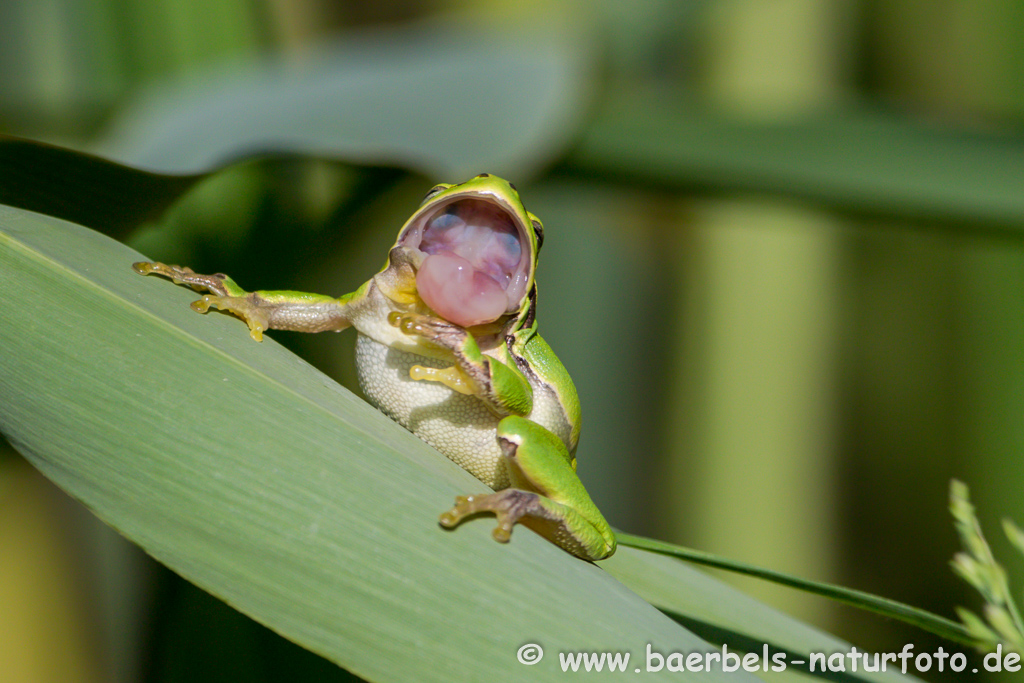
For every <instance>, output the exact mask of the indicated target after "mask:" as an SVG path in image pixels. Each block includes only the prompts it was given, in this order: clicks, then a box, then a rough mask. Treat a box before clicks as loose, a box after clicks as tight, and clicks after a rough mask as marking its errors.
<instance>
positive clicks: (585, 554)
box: [440, 416, 616, 560]
mask: <svg viewBox="0 0 1024 683" xmlns="http://www.w3.org/2000/svg"><path fill="white" fill-rule="evenodd" d="M497 438H498V443H499V444H500V445H501V450H502V452H503V453H504V455H505V461H506V463H507V465H508V471H509V474H510V475H511V480H512V486H511V487H510V488H507V489H503V490H501V491H497V492H495V493H489V494H484V495H472V496H459V497H458V498H457V499H456V501H455V507H454V508H452V509H451V510H449V511H448V512H446V513H444V514H443V515H441V520H440V521H441V524H442V525H443V526H445V527H449V528H451V527H454V526H457V525H458V524H459V523H460V522H461V521H462V520H463V519H465V518H466V517H469V516H471V515H475V514H478V513H482V512H493V513H494V514H495V515H496V516H497V518H498V526H497V527H495V529H494V532H493V535H494V538H495V540H497V541H501V542H503V543H504V542H507V541H508V540H509V537H510V536H511V534H512V527H513V526H514V525H515V524H516V523H517V522H519V523H521V524H524V525H526V526H528V527H530V528H531V529H533V530H534V531H536V532H537V533H539V534H540V535H542V536H544V537H545V538H547V539H548V540H550V541H552V542H553V543H555V544H556V545H559V546H561V547H563V548H565V549H566V550H568V551H569V552H571V553H573V554H574V555H576V556H578V557H582V558H583V559H586V560H601V559H604V558H606V557H608V556H610V555H611V554H612V553H614V552H615V545H616V544H615V534H614V533H613V532H612V530H611V527H609V526H608V522H606V521H605V519H604V516H602V515H601V512H600V511H599V510H598V509H597V506H596V505H595V504H594V502H593V501H592V500H591V498H590V494H588V493H587V490H586V489H585V488H584V487H583V483H582V482H581V481H580V480H579V477H577V476H576V471H575V470H574V469H573V466H572V456H571V455H570V454H569V451H568V450H567V449H566V447H565V444H564V443H562V440H561V439H559V438H558V437H557V436H555V435H554V434H552V433H551V432H550V431H548V430H547V429H545V428H544V427H542V426H540V425H539V424H537V423H536V422H531V421H530V420H527V419H526V418H522V417H517V416H510V417H506V418H505V419H503V420H502V421H501V422H499V423H498V431H497Z"/></svg>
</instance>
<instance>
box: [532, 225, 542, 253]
mask: <svg viewBox="0 0 1024 683" xmlns="http://www.w3.org/2000/svg"><path fill="white" fill-rule="evenodd" d="M533 234H535V235H536V236H537V251H540V248H541V246H543V245H544V226H543V225H541V222H540V221H539V220H537V219H536V218H534V219H533Z"/></svg>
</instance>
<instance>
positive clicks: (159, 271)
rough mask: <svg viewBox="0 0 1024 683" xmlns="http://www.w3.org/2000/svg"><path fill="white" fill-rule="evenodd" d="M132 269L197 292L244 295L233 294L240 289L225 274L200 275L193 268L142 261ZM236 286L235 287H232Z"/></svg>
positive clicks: (239, 292)
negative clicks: (157, 276) (186, 286)
mask: <svg viewBox="0 0 1024 683" xmlns="http://www.w3.org/2000/svg"><path fill="white" fill-rule="evenodd" d="M132 269H133V270H134V271H135V272H136V273H138V274H140V275H162V276H163V277H165V278H167V279H169V280H171V281H172V282H174V284H176V285H188V286H189V287H191V288H192V289H194V290H196V291H197V292H212V293H214V294H217V295H219V296H230V295H232V294H234V295H236V296H237V295H238V294H243V293H244V292H242V291H241V290H239V291H235V292H232V291H230V290H231V289H238V286H237V285H235V284H234V282H232V281H231V279H230V278H229V277H228V276H227V275H225V274H224V273H216V274H214V275H200V274H199V273H197V272H195V271H194V270H192V269H191V268H182V267H181V266H169V265H167V264H166V263H155V262H150V261H140V262H139V263H133V264H132ZM232 285H234V287H232Z"/></svg>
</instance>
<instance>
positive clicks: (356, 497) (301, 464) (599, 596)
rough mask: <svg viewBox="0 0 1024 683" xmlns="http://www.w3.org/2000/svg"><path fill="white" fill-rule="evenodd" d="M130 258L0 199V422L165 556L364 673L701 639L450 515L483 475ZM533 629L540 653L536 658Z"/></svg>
mask: <svg viewBox="0 0 1024 683" xmlns="http://www.w3.org/2000/svg"><path fill="white" fill-rule="evenodd" d="M140 258H141V255H139V254H137V253H136V252H133V251H132V250H131V249H129V248H127V247H125V246H123V245H120V244H118V243H116V242H114V241H112V240H110V239H108V238H106V237H104V236H102V235H99V234H97V233H94V232H92V231H89V230H87V229H84V228H81V227H79V226H75V225H72V224H69V223H65V222H62V221H60V220H57V219H53V218H48V217H44V216H40V215H38V214H33V213H29V212H26V211H22V210H18V209H13V208H5V207H0V289H2V291H3V292H4V305H3V307H2V308H0V395H2V396H3V397H4V401H3V404H2V407H0V428H2V430H3V432H4V434H5V435H6V436H7V437H8V438H9V439H10V440H11V442H12V443H13V444H14V445H15V446H16V447H17V448H18V449H19V450H20V451H21V452H22V453H23V454H25V455H26V457H28V458H29V460H30V461H31V462H32V463H33V464H34V465H36V467H38V468H39V469H40V470H41V471H43V473H44V474H46V475H47V476H48V477H50V478H51V479H52V480H53V481H55V482H56V483H57V484H58V485H60V486H61V487H62V488H64V489H65V490H67V491H69V492H70V493H71V494H72V495H74V496H75V497H77V498H79V499H80V500H81V501H82V502H84V503H85V504H86V505H87V506H88V507H90V508H91V509H92V510H93V511H94V512H95V513H96V514H97V515H99V516H100V517H101V518H102V519H104V520H105V521H106V522H107V523H109V524H111V525H112V526H114V527H115V528H117V529H118V530H119V531H120V532H121V533H123V534H124V535H125V536H127V537H128V538H129V539H131V540H133V541H135V542H136V543H138V544H139V545H141V546H142V547H143V548H144V549H145V550H146V551H147V552H149V553H150V554H152V555H153V556H154V557H155V558H157V559H158V560H160V561H161V562H163V563H165V564H166V565H168V566H169V567H171V568H172V569H174V570H175V571H176V572H178V573H180V574H181V575H183V576H184V577H186V578H188V579H189V580H191V581H193V582H194V583H196V584H198V585H199V586H201V587H203V588H205V589H206V590H208V591H210V592H212V593H214V594H216V595H218V596H219V597H221V598H223V599H224V600H225V601H227V602H228V603H229V604H231V605H233V606H235V607H236V608H238V609H239V610H241V611H243V612H245V613H246V614H249V615H250V616H252V617H254V618H255V619H257V620H258V621H260V622H262V623H264V624H266V625H268V626H270V627H271V628H273V629H274V630H276V631H278V632H280V633H281V634H283V635H285V636H287V637H288V638H290V639H292V640H294V641H296V642H298V643H300V644H302V645H304V646H306V647H307V648H309V649H311V650H313V651H315V652H318V653H320V654H322V655H324V656H326V657H327V658H329V659H331V660H333V661H335V662H337V663H339V664H341V665H343V666H344V667H346V668H348V669H350V670H351V671H353V672H355V673H357V674H359V675H360V676H363V677H364V678H366V679H368V680H372V681H408V680H419V681H433V680H437V681H450V680H470V679H474V680H507V679H508V678H510V677H512V678H520V677H522V678H525V677H527V676H528V677H529V678H530V679H531V680H555V679H556V678H558V677H560V676H561V675H562V672H561V670H560V668H559V667H558V656H557V653H558V652H560V651H580V650H609V651H628V652H630V653H632V655H633V657H634V658H635V659H634V660H633V662H632V663H631V668H632V665H633V664H637V665H639V666H641V667H642V666H643V662H642V657H643V654H644V652H645V648H646V645H647V644H648V643H649V644H651V646H652V647H654V648H655V649H657V650H659V651H662V652H671V651H682V652H690V651H694V650H698V649H707V648H708V647H709V646H708V645H707V644H706V643H704V642H703V641H702V640H700V639H699V638H697V637H696V636H694V635H693V634H691V633H690V632H688V631H686V630H685V629H683V628H681V627H680V626H679V625H677V624H676V623H674V622H673V621H672V620H670V619H669V618H667V617H666V616H664V615H663V614H661V613H659V612H658V611H657V610H655V609H654V608H652V607H651V606H650V605H648V604H647V603H646V602H644V601H643V600H642V599H640V598H639V597H638V596H636V595H635V594H633V593H632V592H630V591H629V590H628V589H627V588H625V587H624V586H623V585H622V584H620V583H618V582H617V581H615V580H614V579H612V578H611V577H610V576H609V575H608V574H606V573H605V572H604V571H603V570H602V569H601V568H600V567H598V566H596V565H593V564H590V563H586V562H581V561H579V560H577V559H575V558H573V557H571V556H569V555H568V554H566V553H565V552H564V551H562V550H560V549H558V548H556V547H555V546H553V545H551V544H550V543H548V542H547V541H544V540H542V539H541V538H539V537H538V536H535V535H534V534H533V533H531V532H529V531H528V530H525V529H519V530H517V531H516V534H515V536H514V538H513V541H512V543H511V544H509V545H507V546H505V545H499V544H497V543H494V542H493V540H491V539H490V536H489V532H490V529H491V527H492V522H490V521H488V520H479V521H473V522H471V523H468V524H465V525H463V526H462V527H460V528H459V529H458V530H456V531H454V532H446V531H444V530H442V529H441V528H439V527H438V525H437V514H438V513H439V512H440V511H441V510H443V509H445V508H446V507H447V506H448V505H449V504H450V503H451V500H452V498H453V496H455V495H457V494H460V493H467V492H472V491H484V490H486V489H485V488H484V487H483V485H482V484H480V483H479V482H478V481H476V480H475V479H473V477H471V476H470V475H469V474H467V473H466V472H464V471H463V470H461V469H460V468H459V467H457V466H456V465H454V464H453V463H451V462H450V461H448V460H447V459H446V458H444V457H442V456H440V455H439V454H438V453H436V452H435V451H434V450H433V449H431V448H430V447H428V446H427V445H426V444H424V443H423V442H422V441H420V440H419V439H417V438H415V437H414V436H412V435H411V434H409V433H408V432H406V431H405V430H403V429H401V428H399V427H397V426H396V425H395V424H394V423H392V422H391V421H390V420H388V419H387V418H385V417H384V416H383V415H382V414H380V413H379V412H377V411H376V410H374V409H373V408H372V407H370V406H369V405H367V404H366V403H364V402H362V401H360V400H359V399H358V398H356V397H355V396H353V395H352V394H350V393H349V392H348V391H346V390H345V389H343V388H341V387H340V386H338V385H337V384H335V383H334V382H333V381H332V380H330V379H329V378H327V377H326V376H324V375H322V374H321V373H319V372H318V371H316V370H315V369H313V368H312V367H310V366H309V365H308V364H306V363H304V362H303V361H301V360H299V359H298V358H297V357H295V356H294V355H292V354H291V353H289V352H287V351H285V350H284V349H283V348H281V347H279V346H278V345H277V344H275V343H274V342H273V341H270V340H268V341H266V342H264V343H263V344H256V343H254V342H252V341H251V340H250V339H249V337H248V334H247V333H246V331H245V328H244V326H242V325H241V324H240V323H239V322H238V321H237V320H235V319H232V318H230V317H228V316H224V315H218V314H214V315H208V316H205V317H202V316H198V315H196V314H194V313H193V312H192V311H191V310H189V308H188V306H187V303H188V302H189V301H190V300H191V299H192V298H193V295H192V294H191V293H190V292H189V291H187V290H185V289H183V288H179V287H174V286H173V285H170V284H168V283H167V282H166V281H161V280H158V279H155V278H143V277H140V276H138V275H136V274H134V273H133V272H132V270H131V268H130V264H131V263H132V262H133V261H135V260H138V259H140ZM685 589H686V587H685V586H680V590H685ZM527 643H538V644H540V645H542V646H543V648H544V650H545V651H546V652H547V656H546V657H545V658H544V661H542V662H541V663H540V664H537V665H535V666H532V667H531V668H530V669H529V670H526V669H525V668H524V666H523V665H522V664H520V663H518V662H517V660H516V652H517V650H518V648H519V647H520V646H522V645H524V644H527ZM662 675H666V676H667V675H671V676H672V677H673V679H674V680H688V679H687V678H686V677H685V676H682V677H681V675H680V674H678V673H669V672H665V671H663V672H662ZM700 676H701V680H704V678H703V676H706V674H701V675H700ZM712 679H713V680H723V681H724V680H730V681H732V680H743V679H742V678H736V677H735V675H734V674H729V675H728V676H727V675H725V674H721V675H720V677H717V678H716V677H715V676H712Z"/></svg>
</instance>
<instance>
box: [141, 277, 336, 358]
mask: <svg viewBox="0 0 1024 683" xmlns="http://www.w3.org/2000/svg"><path fill="white" fill-rule="evenodd" d="M132 268H134V269H135V272H137V273H140V274H141V275H151V274H152V275H160V276H163V277H166V278H168V279H170V280H171V281H173V282H174V283H175V284H179V285H188V286H189V287H191V288H192V289H194V290H196V291H198V292H210V294H204V295H203V296H202V297H200V298H199V299H198V300H196V301H193V302H192V308H193V309H194V310H196V311H198V312H199V313H206V312H207V311H209V310H210V309H211V308H216V309H219V310H222V311H227V312H229V313H233V314H234V315H236V316H238V317H239V318H241V319H242V320H244V321H245V322H246V324H247V325H248V326H249V334H250V335H251V336H252V338H253V339H255V340H256V341H262V339H263V332H264V331H265V330H269V329H278V330H295V331H298V332H323V331H326V330H343V329H345V328H346V327H348V325H349V321H348V317H347V315H346V306H347V303H348V300H349V298H351V297H352V296H353V295H346V296H345V297H342V298H341V299H335V298H334V297H330V296H326V295H324V294H308V293H306V292H292V291H277V292H271V291H256V292H247V291H245V290H244V289H242V288H241V287H239V286H238V284H237V283H235V281H234V280H232V279H231V278H229V277H228V276H227V275H224V274H223V273H215V274H214V275H200V274H198V273H196V272H195V271H193V270H192V269H191V268H183V267H180V266H169V265H167V264H165V263H152V262H140V263H135V264H133V265H132Z"/></svg>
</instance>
